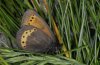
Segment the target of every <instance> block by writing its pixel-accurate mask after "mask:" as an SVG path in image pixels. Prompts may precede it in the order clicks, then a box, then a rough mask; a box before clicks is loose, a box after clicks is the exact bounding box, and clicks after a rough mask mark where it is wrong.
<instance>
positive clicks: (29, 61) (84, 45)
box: [0, 0, 100, 65]
mask: <svg viewBox="0 0 100 65" xmlns="http://www.w3.org/2000/svg"><path fill="white" fill-rule="evenodd" d="M46 3H47V4H46ZM47 5H48V6H47ZM46 7H48V8H46ZM27 9H34V10H36V11H37V13H38V14H39V15H40V16H41V17H42V18H43V19H44V20H45V21H46V23H48V25H49V26H50V28H51V30H52V31H53V32H54V33H55V36H56V38H57V39H58V40H59V38H58V37H59V36H57V35H56V33H57V32H58V33H60V34H59V35H60V41H62V42H59V43H60V44H63V45H64V49H66V51H64V49H62V52H60V53H59V54H55V55H47V54H37V53H30V52H25V51H23V50H19V49H18V46H17V43H16V33H17V31H18V30H19V29H20V25H21V19H22V16H23V14H24V12H25V11H26V10H27ZM53 20H54V21H53ZM53 23H56V25H57V28H58V29H57V30H58V31H57V32H55V29H54V27H55V25H53ZM99 31H100V1H99V0H0V65H99V64H100V32H99ZM62 48H63V47H62ZM66 52H67V53H68V56H69V57H66V55H63V54H65V53H66Z"/></svg>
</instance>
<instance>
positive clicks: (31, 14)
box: [22, 10, 55, 41]
mask: <svg viewBox="0 0 100 65" xmlns="http://www.w3.org/2000/svg"><path fill="white" fill-rule="evenodd" d="M24 25H32V26H34V27H37V28H39V29H41V30H42V31H43V32H44V33H45V34H47V35H48V36H49V37H51V38H52V39H53V40H54V41H55V37H54V35H53V33H52V32H51V30H50V28H49V26H48V24H47V23H46V22H45V21H44V20H43V19H42V18H41V17H40V16H39V15H38V14H37V13H36V12H35V11H34V10H27V11H26V12H25V13H24V15H23V18H22V26H24Z"/></svg>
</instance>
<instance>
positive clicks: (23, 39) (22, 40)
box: [21, 28, 36, 48]
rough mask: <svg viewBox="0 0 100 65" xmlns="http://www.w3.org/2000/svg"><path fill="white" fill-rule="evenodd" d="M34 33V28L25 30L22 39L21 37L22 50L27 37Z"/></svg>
mask: <svg viewBox="0 0 100 65" xmlns="http://www.w3.org/2000/svg"><path fill="white" fill-rule="evenodd" d="M35 31H36V28H33V29H31V30H26V31H25V32H24V33H23V34H22V37H21V45H22V48H24V47H25V46H26V42H27V38H28V36H30V35H31V34H32V33H33V32H35Z"/></svg>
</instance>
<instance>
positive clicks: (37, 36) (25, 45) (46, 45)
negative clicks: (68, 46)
mask: <svg viewBox="0 0 100 65" xmlns="http://www.w3.org/2000/svg"><path fill="white" fill-rule="evenodd" d="M16 38H17V43H18V45H19V47H20V48H21V49H24V50H27V51H31V52H39V53H49V52H50V53H51V52H52V53H53V52H56V50H57V43H56V39H55V36H54V34H53V32H52V31H51V30H50V28H49V26H48V24H47V23H46V22H45V21H44V20H43V18H42V17H40V16H39V15H38V13H37V12H35V11H34V10H27V11H26V12H25V13H24V15H23V17H22V24H21V28H20V29H19V31H18V32H17V37H16Z"/></svg>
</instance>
